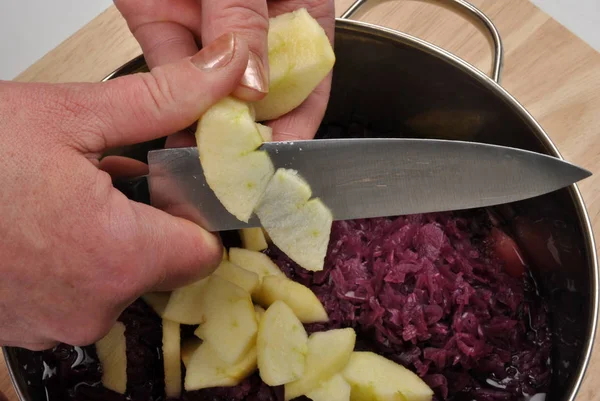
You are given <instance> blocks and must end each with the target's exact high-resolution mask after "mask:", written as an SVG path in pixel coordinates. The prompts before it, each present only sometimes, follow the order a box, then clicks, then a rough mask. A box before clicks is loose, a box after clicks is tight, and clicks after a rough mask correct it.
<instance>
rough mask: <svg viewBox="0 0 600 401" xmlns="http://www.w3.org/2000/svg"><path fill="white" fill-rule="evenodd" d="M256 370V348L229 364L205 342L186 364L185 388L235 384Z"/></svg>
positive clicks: (191, 389)
mask: <svg viewBox="0 0 600 401" xmlns="http://www.w3.org/2000/svg"><path fill="white" fill-rule="evenodd" d="M255 370H256V348H252V349H251V350H250V351H249V352H248V353H247V354H246V355H244V357H243V358H242V359H241V360H240V361H239V362H238V363H236V364H229V363H227V362H224V361H223V360H222V359H220V358H219V355H218V354H217V353H216V352H215V350H214V349H212V347H211V346H210V345H208V344H206V343H203V344H202V345H200V346H199V347H198V348H197V349H196V351H195V352H194V353H193V355H192V356H191V358H190V359H189V361H188V363H187V365H186V375H185V389H186V391H195V390H200V389H203V388H211V387H231V386H237V385H238V384H239V383H240V382H241V381H242V380H244V379H245V378H246V377H248V376H249V375H250V374H251V373H252V372H254V371H255Z"/></svg>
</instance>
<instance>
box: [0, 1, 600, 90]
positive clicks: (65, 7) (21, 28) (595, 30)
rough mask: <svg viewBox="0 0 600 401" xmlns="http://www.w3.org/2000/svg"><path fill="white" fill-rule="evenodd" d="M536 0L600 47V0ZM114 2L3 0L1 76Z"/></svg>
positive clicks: (14, 71) (24, 65)
mask: <svg viewBox="0 0 600 401" xmlns="http://www.w3.org/2000/svg"><path fill="white" fill-rule="evenodd" d="M215 1H218V0H215ZM495 1H504V0H495ZM532 1H533V3H535V4H536V5H537V6H538V7H540V8H541V9H543V10H544V11H546V12H547V13H549V14H550V15H551V16H552V17H554V18H555V19H556V20H558V22H560V23H561V24H563V25H565V26H566V27H567V28H568V29H570V30H571V31H572V32H573V33H575V34H576V35H578V36H579V37H581V38H582V39H584V40H585V41H587V42H588V43H589V44H590V45H591V46H593V47H594V48H596V50H598V51H600V0H532ZM111 4H112V0H0V79H12V78H14V77H15V76H16V75H18V74H19V73H20V72H21V71H23V70H24V69H26V68H27V67H28V66H30V65H31V64H33V63H34V62H35V61H36V60H38V59H39V58H40V57H42V56H43V55H44V54H46V53H47V52H48V51H49V50H51V49H52V48H54V47H55V46H57V45H58V44H59V43H60V42H62V41H63V40H65V39H66V38H67V37H69V36H70V35H71V34H73V33H74V32H75V31H77V30H78V29H79V28H81V27H83V26H84V25H85V24H86V23H88V22H89V21H90V20H92V19H93V18H94V17H95V16H96V15H98V14H99V13H101V12H102V11H103V10H104V9H106V8H107V7H108V6H110V5H111Z"/></svg>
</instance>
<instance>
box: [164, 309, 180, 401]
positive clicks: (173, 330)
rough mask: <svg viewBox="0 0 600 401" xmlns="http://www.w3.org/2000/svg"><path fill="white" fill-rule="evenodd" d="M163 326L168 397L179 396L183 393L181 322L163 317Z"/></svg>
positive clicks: (166, 391)
mask: <svg viewBox="0 0 600 401" xmlns="http://www.w3.org/2000/svg"><path fill="white" fill-rule="evenodd" d="M162 327H163V343H162V345H163V347H162V349H163V364H164V368H165V393H166V394H167V397H168V398H179V396H180V395H181V332H180V329H179V323H175V322H171V321H170V320H164V319H163V322H162Z"/></svg>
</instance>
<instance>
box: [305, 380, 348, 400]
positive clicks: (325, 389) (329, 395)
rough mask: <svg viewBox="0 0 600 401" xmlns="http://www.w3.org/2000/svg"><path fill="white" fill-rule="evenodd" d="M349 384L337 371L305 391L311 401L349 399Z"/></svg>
mask: <svg viewBox="0 0 600 401" xmlns="http://www.w3.org/2000/svg"><path fill="white" fill-rule="evenodd" d="M350 389H351V387H350V385H349V384H348V382H347V381H346V380H344V378H343V377H342V375H340V374H339V373H338V374H336V375H335V376H333V377H332V378H330V379H329V380H327V381H326V382H324V383H323V384H321V386H319V387H317V388H316V389H314V390H312V391H311V392H309V393H307V394H306V396H307V397H308V398H310V399H311V400H313V401H350Z"/></svg>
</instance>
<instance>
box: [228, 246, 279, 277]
mask: <svg viewBox="0 0 600 401" xmlns="http://www.w3.org/2000/svg"><path fill="white" fill-rule="evenodd" d="M229 260H230V261H231V262H232V263H235V264H236V265H238V266H239V267H241V268H243V269H246V270H250V271H251V272H254V273H256V274H258V278H259V281H260V282H261V283H262V281H263V278H264V277H265V276H279V277H285V274H283V272H282V271H281V270H280V269H279V267H278V266H277V265H276V264H275V263H273V261H272V260H271V259H270V258H269V257H268V256H267V255H265V254H264V253H261V252H256V251H251V250H248V249H243V248H231V249H230V250H229Z"/></svg>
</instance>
